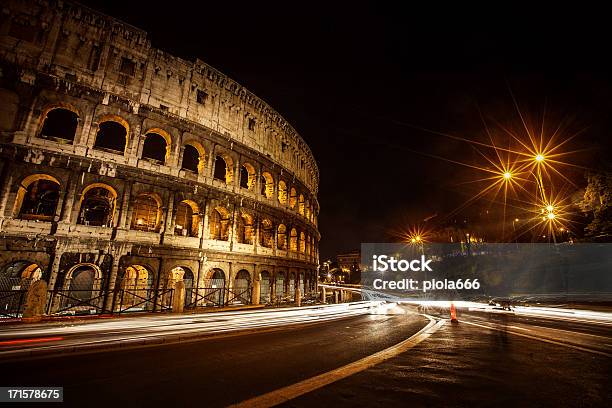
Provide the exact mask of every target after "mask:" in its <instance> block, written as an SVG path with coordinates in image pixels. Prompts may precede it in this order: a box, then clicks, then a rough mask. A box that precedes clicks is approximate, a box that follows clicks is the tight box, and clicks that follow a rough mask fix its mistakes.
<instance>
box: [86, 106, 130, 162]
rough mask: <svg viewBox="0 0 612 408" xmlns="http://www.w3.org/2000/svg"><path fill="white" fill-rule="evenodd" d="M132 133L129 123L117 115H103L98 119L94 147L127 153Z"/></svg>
mask: <svg viewBox="0 0 612 408" xmlns="http://www.w3.org/2000/svg"><path fill="white" fill-rule="evenodd" d="M129 134H130V125H129V123H128V122H127V121H126V120H125V119H123V118H122V117H120V116H117V115H103V116H102V117H101V118H100V119H99V120H98V129H97V131H96V140H95V142H94V149H101V150H106V151H111V152H113V153H117V152H121V153H122V154H123V153H125V150H126V148H127V145H128V140H129Z"/></svg>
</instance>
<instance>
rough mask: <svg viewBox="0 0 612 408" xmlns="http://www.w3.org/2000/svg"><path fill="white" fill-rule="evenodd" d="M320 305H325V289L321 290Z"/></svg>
mask: <svg viewBox="0 0 612 408" xmlns="http://www.w3.org/2000/svg"><path fill="white" fill-rule="evenodd" d="M321 303H327V292H326V291H325V287H322V288H321Z"/></svg>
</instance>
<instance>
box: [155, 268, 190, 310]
mask: <svg viewBox="0 0 612 408" xmlns="http://www.w3.org/2000/svg"><path fill="white" fill-rule="evenodd" d="M177 282H183V283H184V284H185V306H189V305H191V304H192V302H193V298H194V293H193V287H194V286H195V282H194V274H193V271H192V270H191V269H190V268H188V267H186V266H182V265H181V266H175V267H174V268H172V269H171V270H170V271H169V272H168V276H167V277H166V281H165V282H164V286H165V288H166V289H174V287H175V285H176V283H177ZM171 300H172V298H171V297H170V296H166V297H165V299H164V300H163V302H164V304H166V306H171Z"/></svg>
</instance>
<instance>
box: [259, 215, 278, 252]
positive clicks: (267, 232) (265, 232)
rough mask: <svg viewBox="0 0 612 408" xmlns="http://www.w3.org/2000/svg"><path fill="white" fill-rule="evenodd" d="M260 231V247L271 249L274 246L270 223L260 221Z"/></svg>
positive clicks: (265, 219)
mask: <svg viewBox="0 0 612 408" xmlns="http://www.w3.org/2000/svg"><path fill="white" fill-rule="evenodd" d="M260 225H261V230H260V231H259V241H260V244H261V246H262V247H265V248H272V245H273V244H274V229H273V228H272V221H270V220H269V219H267V218H264V219H263V220H262V221H261V224H260Z"/></svg>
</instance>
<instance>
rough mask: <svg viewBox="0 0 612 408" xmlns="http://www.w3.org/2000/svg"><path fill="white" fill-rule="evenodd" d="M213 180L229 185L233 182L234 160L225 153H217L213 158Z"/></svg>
mask: <svg viewBox="0 0 612 408" xmlns="http://www.w3.org/2000/svg"><path fill="white" fill-rule="evenodd" d="M213 178H215V179H217V180H221V181H224V182H225V184H227V185H231V184H232V182H233V181H234V159H232V156H230V155H229V154H227V153H222V152H219V153H217V156H216V157H215V168H214V173H213Z"/></svg>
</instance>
